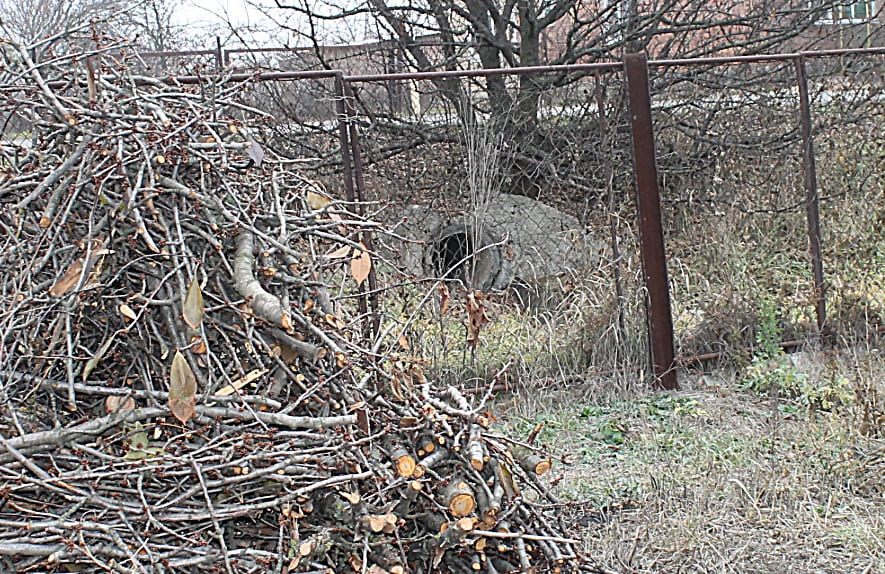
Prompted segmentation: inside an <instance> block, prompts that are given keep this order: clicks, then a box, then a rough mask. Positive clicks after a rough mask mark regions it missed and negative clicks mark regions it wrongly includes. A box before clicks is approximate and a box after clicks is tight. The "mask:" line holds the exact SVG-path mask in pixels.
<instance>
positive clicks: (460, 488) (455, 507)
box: [443, 479, 476, 518]
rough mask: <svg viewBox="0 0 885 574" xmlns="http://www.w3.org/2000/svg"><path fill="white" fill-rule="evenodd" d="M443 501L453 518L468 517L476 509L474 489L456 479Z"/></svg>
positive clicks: (445, 493)
mask: <svg viewBox="0 0 885 574" xmlns="http://www.w3.org/2000/svg"><path fill="white" fill-rule="evenodd" d="M443 501H444V502H443V504H445V506H446V508H448V509H449V512H450V513H451V514H452V516H454V517H456V518H461V517H464V516H468V515H469V514H470V513H472V512H473V509H475V508H476V498H475V497H474V495H473V489H472V488H470V485H469V484H467V482H465V481H464V480H462V479H455V480H453V481H451V482H450V483H449V485H448V486H447V487H446V489H445V491H444V492H443Z"/></svg>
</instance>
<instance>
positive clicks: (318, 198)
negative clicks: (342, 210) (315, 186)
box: [307, 191, 332, 210]
mask: <svg viewBox="0 0 885 574" xmlns="http://www.w3.org/2000/svg"><path fill="white" fill-rule="evenodd" d="M330 203H332V200H331V199H329V198H328V197H326V196H325V195H320V194H319V193H316V192H315V191H308V192H307V205H309V206H310V208H311V209H316V210H320V209H322V208H324V207H326V206H327V205H329V204H330Z"/></svg>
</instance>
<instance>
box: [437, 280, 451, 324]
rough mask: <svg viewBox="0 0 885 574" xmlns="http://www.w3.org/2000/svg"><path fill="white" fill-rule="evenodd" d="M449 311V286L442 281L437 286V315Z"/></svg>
mask: <svg viewBox="0 0 885 574" xmlns="http://www.w3.org/2000/svg"><path fill="white" fill-rule="evenodd" d="M448 312H449V288H448V287H446V284H445V283H443V284H442V285H440V286H439V316H440V317H442V316H443V315H445V314H446V313H448Z"/></svg>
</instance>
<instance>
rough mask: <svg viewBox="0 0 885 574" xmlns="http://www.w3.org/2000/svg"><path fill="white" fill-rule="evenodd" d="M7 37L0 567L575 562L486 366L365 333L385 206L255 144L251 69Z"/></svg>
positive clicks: (501, 566) (360, 568) (413, 566)
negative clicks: (145, 67)
mask: <svg viewBox="0 0 885 574" xmlns="http://www.w3.org/2000/svg"><path fill="white" fill-rule="evenodd" d="M2 58H3V64H4V69H3V70H2V74H3V85H2V86H0V90H2V92H3V95H2V99H0V113H2V117H3V118H4V120H5V122H6V123H5V126H6V128H5V132H4V136H3V142H2V147H0V154H2V158H0V162H2V163H0V228H2V239H0V242H2V253H0V268H2V269H3V275H2V278H0V284H2V288H0V293H2V307H0V309H2V311H0V335H2V344H0V412H2V417H0V570H2V571H8V572H12V571H17V572H45V571H61V572H65V571H67V572H73V571H93V572H94V571H115V572H202V571H211V572H228V573H240V572H266V571H268V572H355V573H366V572H371V573H374V574H381V573H384V572H389V573H404V572H412V573H431V572H453V573H454V572H457V573H463V572H472V571H477V572H489V573H492V574H493V573H496V572H508V571H511V572H515V571H521V572H531V571H537V572H546V571H551V572H553V571H557V572H558V571H573V570H576V569H579V568H581V566H580V560H579V556H578V553H579V550H580V548H579V547H580V543H579V541H577V540H574V539H573V538H572V537H570V536H567V535H565V534H564V532H565V531H566V527H565V526H564V524H563V522H562V518H561V517H559V516H557V514H559V513H560V512H561V507H560V506H558V505H556V504H554V503H555V499H554V497H553V495H552V494H550V493H549V491H548V490H547V487H546V486H545V485H544V483H543V482H542V480H540V478H539V477H540V475H542V474H544V473H545V472H546V471H547V470H548V469H549V468H550V460H551V459H550V458H549V457H548V456H547V455H546V454H545V453H544V452H543V451H541V450H540V449H537V448H535V447H534V446H533V445H532V444H530V441H526V442H520V441H517V440H513V439H511V438H508V437H506V436H502V435H500V434H496V433H494V432H493V431H492V430H490V428H489V427H490V424H491V422H493V417H492V416H491V414H490V413H489V412H488V411H487V408H486V406H485V405H486V402H487V400H488V399H489V398H490V395H491V392H492V387H491V386H490V387H489V390H488V392H486V393H485V394H482V393H481V394H480V395H477V398H476V399H468V398H466V397H465V395H464V394H462V393H461V392H460V391H459V390H458V389H455V388H452V387H446V388H439V387H438V386H436V385H434V383H433V381H429V380H427V377H426V376H425V374H424V372H423V369H422V364H421V361H420V360H419V359H417V358H414V357H410V356H409V355H408V345H407V342H406V339H405V338H404V337H403V336H402V333H401V332H400V331H398V329H399V327H397V325H398V323H396V322H395V321H394V319H393V318H391V317H387V316H381V315H377V314H376V316H377V318H378V319H379V320H382V323H383V324H385V325H386V324H388V323H389V325H392V326H393V327H390V326H388V327H387V328H385V329H384V330H383V332H382V333H380V334H377V335H373V336H370V335H369V332H370V331H371V329H369V328H368V325H370V323H371V322H372V319H373V316H372V314H370V313H367V312H366V304H365V295H366V291H367V289H366V285H367V284H368V277H369V275H370V274H371V273H372V272H373V267H374V264H375V263H378V262H379V261H380V259H379V257H380V256H379V255H378V254H377V253H375V252H373V251H372V250H371V248H370V247H371V245H369V247H367V242H366V239H365V238H366V234H367V233H369V232H371V233H382V232H383V230H382V229H381V228H380V227H379V226H378V225H376V224H375V223H373V221H371V218H370V217H367V216H365V214H364V213H363V215H360V212H361V211H362V212H364V211H365V209H364V207H365V206H359V205H357V204H355V203H353V202H346V201H336V200H333V199H332V198H330V197H328V194H327V193H326V192H325V191H324V190H323V189H322V188H321V187H320V186H319V185H317V184H316V183H314V182H312V181H310V180H309V179H307V178H306V177H304V176H303V175H302V174H301V173H300V172H299V170H298V169H297V165H298V163H297V161H292V160H287V159H284V158H280V157H277V156H275V155H274V154H273V153H272V152H270V151H268V150H266V149H265V146H262V145H261V144H260V143H258V141H257V140H260V139H261V138H260V132H261V127H262V125H266V123H268V122H271V121H273V118H270V117H268V116H267V114H264V113H262V112H261V111H260V110H259V109H256V107H254V106H252V105H249V104H247V103H244V102H246V101H247V100H246V99H245V95H246V94H248V92H249V88H250V83H249V82H240V83H236V82H232V81H230V80H229V79H225V78H217V79H215V80H214V81H213V82H207V83H205V84H202V85H199V86H184V85H180V84H177V83H176V82H175V81H160V80H157V79H152V78H146V77H136V76H133V75H131V74H130V73H129V72H127V64H126V59H125V58H126V56H125V54H124V53H123V52H121V51H120V50H117V51H116V52H112V51H105V52H103V53H99V52H96V53H94V54H93V55H92V56H90V57H89V58H88V59H87V58H85V57H82V58H70V59H62V58H60V59H57V60H55V61H54V62H52V63H51V64H48V65H45V66H40V65H35V64H34V63H33V62H32V61H31V60H30V59H29V57H28V51H27V50H26V49H24V48H21V47H16V46H14V45H10V44H7V45H5V46H4V48H3V51H2ZM361 207H362V208H363V209H362V210H361ZM382 311H383V310H382Z"/></svg>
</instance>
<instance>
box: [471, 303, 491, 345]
mask: <svg viewBox="0 0 885 574" xmlns="http://www.w3.org/2000/svg"><path fill="white" fill-rule="evenodd" d="M484 299H485V297H484V296H483V294H482V291H473V292H471V293H468V294H467V303H466V307H467V317H468V319H467V320H468V323H467V344H468V345H470V346H471V347H476V345H477V344H479V332H480V331H482V328H483V327H485V326H486V325H488V323H489V318H488V316H487V315H486V308H485V304H484V303H483V300H484Z"/></svg>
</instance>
